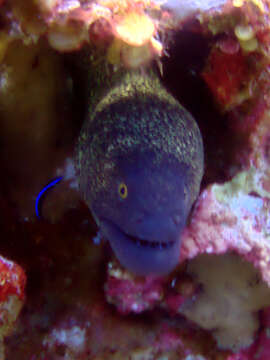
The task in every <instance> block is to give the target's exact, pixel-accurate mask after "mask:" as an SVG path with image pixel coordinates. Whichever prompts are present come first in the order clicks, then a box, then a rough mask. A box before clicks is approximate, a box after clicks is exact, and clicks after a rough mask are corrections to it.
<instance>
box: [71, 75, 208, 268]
mask: <svg viewBox="0 0 270 360" xmlns="http://www.w3.org/2000/svg"><path fill="white" fill-rule="evenodd" d="M93 77H96V75H93ZM100 78H101V79H102V80H100V83H99V90H100V89H102V91H97V92H95V89H97V87H96V88H95V87H94V90H93V91H92V95H93V98H94V101H92V102H91V103H90V105H89V111H88V113H87V117H86V119H85V121H84V124H83V126H82V129H81V133H80V136H79V140H78V143H77V146H76V151H75V153H76V154H75V167H76V170H77V176H78V183H79V190H80V192H81V194H82V197H83V199H84V200H85V202H86V203H87V204H88V206H89V208H90V209H91V211H92V213H93V215H94V218H95V220H96V222H97V224H98V226H99V229H100V233H101V235H102V237H104V238H105V239H107V240H108V241H109V242H110V245H111V247H112V249H113V251H114V252H115V254H116V257H117V258H118V260H119V261H120V263H121V264H122V265H123V266H124V267H126V268H127V269H129V270H130V271H132V272H134V273H135V274H138V275H163V274H167V273H169V272H170V271H171V270H173V269H174V267H175V266H176V265H177V263H178V261H179V254H180V247H181V231H182V230H183V228H184V226H185V224H186V221H187V217H188V215H189V212H190V209H191V206H192V204H193V202H194V201H195V199H196V197H197V196H198V192H199V188H200V182H201V178H202V174H203V144H202V138H201V134H200V131H199V129H198V126H197V125H196V122H195V120H194V119H193V117H192V116H191V115H190V113H189V112H188V111H187V110H186V109H184V108H183V107H182V106H181V105H180V104H179V103H178V102H177V101H176V99H175V98H174V97H173V96H171V95H170V94H169V93H168V92H167V91H166V90H165V88H164V87H163V86H162V84H161V83H160V80H159V78H158V76H157V75H156V74H155V72H154V71H152V70H151V71H147V72H146V71H145V72H144V74H143V75H142V73H141V72H139V71H134V70H133V71H124V72H122V73H121V74H120V75H117V76H116V75H115V76H113V77H111V78H109V79H110V80H109V81H107V80H106V75H105V71H103V73H102V76H101V77H100ZM107 78H108V77H107ZM104 79H105V80H104Z"/></svg>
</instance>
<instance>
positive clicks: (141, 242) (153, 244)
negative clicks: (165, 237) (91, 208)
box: [102, 218, 175, 250]
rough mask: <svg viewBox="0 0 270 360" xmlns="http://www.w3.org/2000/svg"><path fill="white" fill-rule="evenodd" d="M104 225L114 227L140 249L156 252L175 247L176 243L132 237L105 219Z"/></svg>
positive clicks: (103, 220)
mask: <svg viewBox="0 0 270 360" xmlns="http://www.w3.org/2000/svg"><path fill="white" fill-rule="evenodd" d="M102 222H103V223H107V224H109V226H110V227H113V228H114V229H115V230H116V231H117V232H118V233H121V234H122V235H123V236H124V237H125V239H126V240H129V241H130V242H132V243H133V244H135V245H136V246H137V247H138V248H141V247H143V248H150V249H155V250H166V249H170V248H171V247H173V246H174V245H175V241H157V240H149V239H144V238H141V237H138V236H134V235H131V234H129V233H127V232H125V231H123V230H122V229H121V228H120V227H119V226H118V225H116V224H115V223H113V222H112V221H110V220H108V219H105V218H103V219H102Z"/></svg>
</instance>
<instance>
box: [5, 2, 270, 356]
mask: <svg viewBox="0 0 270 360" xmlns="http://www.w3.org/2000/svg"><path fill="white" fill-rule="evenodd" d="M0 6H1V12H0V89H1V92H0V126H1V135H0V144H1V147H0V149H1V152H0V158H1V165H2V173H1V174H2V176H1V181H0V182H1V202H0V212H1V220H0V223H1V239H2V241H1V244H0V254H1V255H2V256H3V258H2V257H1V258H0V278H1V281H0V310H1V311H0V313H1V327H0V342H1V344H0V351H1V358H3V359H7V360H13V359H22V360H24V359H27V360H29V359H32V360H42V359H43V360H44V359H46V360H49V359H53V360H55V359H62V358H65V359H76V360H79V359H98V360H103V359H108V358H109V359H117V360H121V359H131V360H138V359H144V360H164V359H168V360H175V359H177V360H179V359H183V360H217V359H218V360H251V359H255V358H256V359H267V358H268V357H269V352H270V343H269V327H270V317H269V308H270V299H269V291H270V290H269V289H270V266H269V254H270V247H269V246H270V245H269V206H270V182H269V179H270V172H269V171H270V170H269V162H270V151H269V149H270V147H269V129H270V120H269V116H270V112H269V108H270V97H269V84H270V72H269V66H270V12H269V10H270V4H269V1H268V0H232V1H231V0H228V1H219V0H216V1H181V2H178V1H174V0H167V1H165V0H164V1H150V0H121V1H120V0H96V1H93V0H89V1H88V0H84V1H79V0H53V1H49V0H39V1H35V0H28V1H24V2H22V1H20V0H13V1H11V0H4V1H0ZM85 54H86V55H85ZM100 63H105V64H106V66H104V68H103V71H104V73H106V72H107V71H108V69H110V71H114V70H115V71H116V70H119V69H120V70H123V71H126V69H128V71H130V69H133V70H134V69H136V70H138V71H139V72H140V73H142V74H143V73H144V72H146V71H148V69H149V67H155V68H156V69H158V70H159V72H160V80H161V82H162V84H163V85H164V86H165V87H166V88H167V89H168V91H169V92H170V93H172V94H173V95H174V96H175V98H176V99H177V100H179V102H180V103H182V104H183V105H184V106H185V107H186V108H187V110H188V111H189V112H190V113H191V114H192V115H193V116H194V118H195V119H196V120H197V122H198V125H199V127H200V130H201V133H202V137H203V142H204V147H205V173H204V177H203V181H202V185H201V192H200V195H199V197H198V199H197V201H196V203H195V205H194V208H193V209H192V212H191V214H190V217H189V220H188V224H187V226H186V227H185V229H184V230H183V233H182V239H183V241H182V246H181V251H180V254H179V259H180V264H179V266H178V267H177V268H176V269H175V271H173V272H172V273H171V274H169V275H167V276H162V277H150V276H146V277H139V276H135V275H134V274H132V273H131V272H129V271H127V270H126V269H124V268H123V267H122V266H121V265H120V264H119V263H118V261H117V260H116V259H115V257H114V255H113V252H112V251H111V249H110V247H109V245H108V244H107V243H105V242H103V240H100V239H99V238H98V237H96V233H97V228H96V225H95V222H94V220H93V219H92V217H91V213H90V211H89V209H88V208H87V207H86V205H85V204H83V203H82V201H81V200H80V195H79V194H78V192H77V187H76V180H75V179H74V172H73V166H72V161H70V158H71V157H72V151H73V146H74V142H75V141H76V138H77V136H78V133H79V130H80V127H81V124H82V122H83V119H84V113H85V109H86V108H87V106H88V102H87V97H88V96H89V94H90V95H91V96H94V95H95V94H93V89H94V86H92V84H91V78H90V79H89V74H88V73H87V72H86V71H85V67H87V66H88V65H89V64H91V66H92V67H93V68H94V69H95V68H98V65H99V64H100ZM78 64H79V66H78ZM87 64H88V65H87ZM92 80H93V79H92ZM89 87H90V89H89ZM64 172H65V173H67V176H65V180H63V182H62V183H61V185H59V186H57V187H56V188H55V189H52V190H51V191H50V193H48V194H47V196H46V198H44V204H43V217H44V219H43V220H41V221H38V219H37V218H36V217H35V213H34V209H35V198H36V196H37V194H38V193H39V191H40V190H41V188H42V187H43V186H44V184H46V183H47V182H48V181H49V180H50V179H51V178H53V177H56V176H60V175H63V173H64ZM64 175H65V174H64ZM6 258H8V259H11V260H10V261H7V260H6ZM16 264H19V265H16ZM22 269H23V270H22ZM24 271H25V273H26V276H27V287H26V290H24V285H25V281H26V276H25V275H24ZM25 294H26V297H25ZM23 305H24V306H23ZM19 313H20V315H19V316H18V314H19ZM3 344H5V346H4V345H3Z"/></svg>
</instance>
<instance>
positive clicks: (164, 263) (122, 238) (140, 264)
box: [99, 219, 181, 276]
mask: <svg viewBox="0 0 270 360" xmlns="http://www.w3.org/2000/svg"><path fill="white" fill-rule="evenodd" d="M99 225H100V229H101V234H102V235H103V236H104V237H105V238H106V239H108V241H109V242H110V245H111V247H112V249H113V251H114V253H115V255H116V257H117V258H118V260H119V261H120V263H121V264H122V265H123V266H124V267H125V268H127V269H128V270H130V271H131V272H133V273H135V274H137V275H158V276H159V275H166V274H168V273H169V272H171V271H172V270H173V269H174V268H175V266H176V265H177V264H178V262H179V255H180V244H181V241H180V234H179V236H178V238H177V239H175V240H174V241H167V242H160V241H153V240H148V239H142V238H138V237H135V236H133V235H130V234H127V233H125V232H124V231H123V230H122V229H121V228H120V227H118V226H117V225H115V224H114V223H113V222H111V221H109V220H107V219H102V220H101V221H100V222H99Z"/></svg>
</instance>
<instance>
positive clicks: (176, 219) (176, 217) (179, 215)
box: [172, 214, 182, 225]
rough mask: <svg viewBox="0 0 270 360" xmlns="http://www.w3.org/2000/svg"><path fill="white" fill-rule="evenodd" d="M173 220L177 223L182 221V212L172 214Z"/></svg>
mask: <svg viewBox="0 0 270 360" xmlns="http://www.w3.org/2000/svg"><path fill="white" fill-rule="evenodd" d="M172 219H173V222H174V223H175V225H179V224H180V223H181V221H182V216H181V214H174V215H173V216H172Z"/></svg>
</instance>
